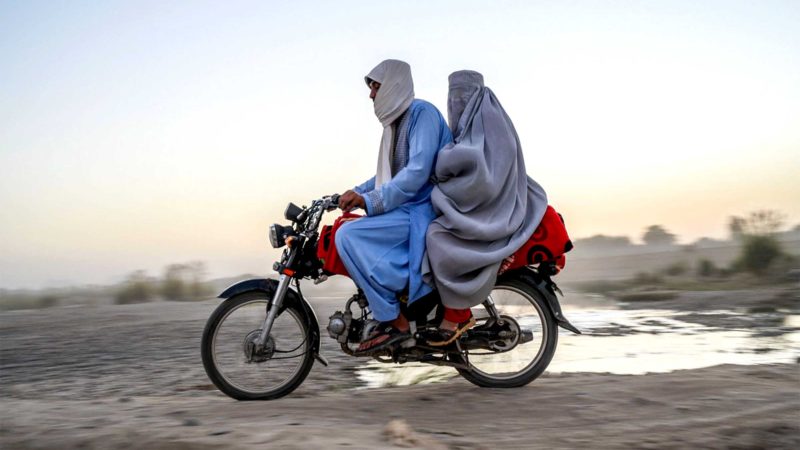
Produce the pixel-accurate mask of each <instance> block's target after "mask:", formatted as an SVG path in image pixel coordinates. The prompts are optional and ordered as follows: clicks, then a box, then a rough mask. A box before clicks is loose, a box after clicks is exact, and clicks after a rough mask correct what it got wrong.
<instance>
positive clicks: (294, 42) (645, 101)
mask: <svg viewBox="0 0 800 450" xmlns="http://www.w3.org/2000/svg"><path fill="white" fill-rule="evenodd" d="M799 23H800V3H798V2H797V1H793V0H786V1H780V0H769V1H760V2H751V1H738V0H718V1H715V0H708V1H683V0H676V1H669V2H666V1H613V0H607V1H592V2H589V1H492V2H482V1H471V0H459V1H436V2H432V1H413V0H410V1H403V2H383V1H382V2H376V1H349V0H341V1H337V2H326V1H296V2H277V1H239V0H234V1H227V2H213V1H191V2H189V1H104V2H96V1H58V0H55V1H38V0H32V1H16V2H15V1H2V0H0V367H2V370H0V397H2V398H3V408H2V410H1V411H0V423H1V424H2V426H0V447H3V448H71V447H75V448H131V445H132V444H131V443H132V442H136V443H137V444H136V445H138V446H141V447H150V448H181V449H182V448H197V447H198V446H200V447H202V446H203V445H208V447H207V448H212V447H213V448H219V447H220V446H229V447H236V446H237V445H242V446H245V445H247V446H248V448H250V445H251V444H263V443H267V444H268V445H272V446H273V447H274V448H323V447H325V448H329V447H330V446H331V445H334V444H337V445H338V444H341V445H356V446H358V445H362V446H365V447H366V448H389V447H391V445H395V444H397V442H396V441H394V440H392V439H394V438H392V439H390V440H388V441H387V438H386V436H384V435H382V434H380V433H381V431H380V430H381V429H382V427H383V425H385V424H386V421H388V420H389V417H390V416H392V414H394V415H393V416H392V417H401V418H404V419H405V420H408V421H409V422H410V424H411V426H412V427H413V428H414V430H416V431H413V430H412V431H409V430H408V429H406V428H403V427H400V430H401V432H400V434H401V435H403V436H405V437H404V438H403V439H405V440H403V439H400V441H398V442H400V444H398V445H401V444H402V445H401V446H406V447H407V446H409V445H410V446H415V447H424V448H437V449H438V448H445V447H450V448H497V447H501V446H503V445H505V446H506V447H507V448H530V445H532V444H531V443H534V442H535V443H538V445H541V446H543V447H548V448H615V447H624V448H655V447H664V446H667V447H671V448H676V447H679V448H698V447H699V448H716V447H724V448H731V447H733V448H792V449H794V448H798V447H799V446H800V428H798V422H797V420H796V419H797V417H798V416H797V412H798V411H800V400H799V399H800V396H798V395H797V394H798V386H800V380H798V379H797V376H798V373H800V372H798V371H797V364H796V363H797V362H798V361H799V360H800V182H799V181H798V174H800V26H798V24H799ZM387 58H395V59H401V60H405V61H407V62H408V63H409V64H410V65H411V68H412V73H413V77H414V82H415V90H416V95H417V97H418V98H422V99H426V100H428V101H430V102H432V103H433V104H435V105H436V106H437V107H439V108H440V110H442V112H446V98H447V87H448V86H447V77H448V75H449V74H450V73H452V72H453V71H456V70H461V69H472V70H477V71H479V72H481V73H483V75H484V77H485V81H486V85H487V86H489V87H490V88H492V90H493V91H494V92H495V93H496V95H497V96H498V98H499V99H500V101H501V102H502V103H503V106H504V108H505V109H506V111H507V112H508V113H509V115H510V117H511V118H512V120H513V121H514V124H515V126H516V129H517V131H518V133H519V136H520V139H521V143H522V147H523V151H524V154H525V160H526V167H527V170H528V173H529V175H530V176H531V177H533V178H534V179H536V180H537V181H538V182H539V183H540V184H541V185H542V186H544V188H545V189H546V191H547V193H548V197H549V200H550V203H551V204H552V205H553V206H554V207H555V208H556V209H557V210H558V211H559V212H560V213H561V214H562V215H563V216H564V218H565V220H566V225H567V229H568V231H569V233H570V236H571V238H572V240H573V242H574V244H575V249H574V250H573V251H571V252H570V253H569V254H568V255H567V265H566V269H565V270H564V271H563V272H562V273H561V274H559V275H558V276H557V277H556V281H557V282H559V284H560V285H561V286H562V287H563V288H564V291H565V293H566V296H565V297H564V298H563V299H562V305H563V307H564V311H565V315H566V316H567V317H568V318H569V319H570V321H571V322H572V323H573V324H575V325H576V326H577V327H578V328H580V329H581V330H582V331H583V333H584V334H583V335H581V336H576V335H572V334H570V333H566V332H564V333H562V334H561V335H560V336H559V339H560V342H559V348H558V351H557V353H556V357H555V359H554V360H553V362H552V363H551V365H550V366H549V369H548V372H547V373H546V374H545V375H544V376H543V377H542V379H540V380H537V381H536V382H535V383H533V384H531V385H530V386H528V387H526V388H521V389H519V390H514V391H513V392H509V391H504V392H497V391H487V390H482V391H481V392H480V394H478V393H476V390H475V388H473V387H472V386H469V385H467V384H466V382H463V381H462V382H461V383H460V384H459V382H457V381H455V380H452V381H449V382H448V383H444V384H440V385H438V386H435V387H434V386H426V390H413V389H412V388H403V389H395V390H392V389H386V390H382V391H378V392H372V393H371V394H370V395H362V394H363V391H362V389H370V388H384V387H388V386H396V385H410V384H423V383H434V382H441V381H445V380H451V379H452V378H453V376H454V375H455V374H456V373H455V371H453V370H452V368H441V367H433V366H429V365H427V366H420V365H418V366H414V365H403V366H401V367H396V366H395V365H391V366H388V365H385V364H383V365H382V364H379V363H377V362H374V361H368V362H365V360H364V359H356V358H348V357H345V356H344V355H343V354H342V353H341V352H340V351H339V348H338V344H337V343H336V342H334V341H332V340H329V339H327V336H324V337H323V343H322V346H323V347H322V354H323V355H324V356H325V357H327V358H328V359H329V360H330V361H331V367H329V368H324V367H322V366H321V365H319V364H317V365H315V367H314V369H313V370H312V372H311V375H310V376H309V378H308V379H307V380H306V381H305V383H304V384H303V385H302V386H301V387H300V388H299V389H298V390H297V391H296V392H294V393H293V394H292V395H291V396H290V398H289V399H287V400H285V401H283V400H282V401H281V402H282V403H280V405H281V409H280V414H278V413H277V412H275V411H278V410H277V409H275V410H273V409H271V408H264V407H263V405H262V406H257V405H256V406H253V405H248V406H247V407H245V406H243V405H241V404H235V403H233V402H230V401H228V399H227V398H224V397H223V396H222V394H221V393H219V392H217V391H216V390H215V389H214V387H213V386H212V385H211V383H210V382H209V380H208V378H207V377H206V375H205V372H204V371H203V368H202V364H201V362H200V355H199V338H200V335H201V333H202V330H203V326H204V324H205V321H206V319H207V318H208V317H209V314H210V313H211V311H213V309H214V308H215V307H217V305H218V302H219V301H218V300H217V299H214V298H213V297H214V296H215V295H216V294H217V293H218V292H220V291H221V290H222V289H224V288H225V287H226V286H228V285H230V284H231V283H233V282H235V281H237V280H241V279H243V278H247V277H265V276H271V275H272V270H271V266H272V262H273V261H275V260H276V259H277V258H278V257H279V253H278V251H277V250H274V249H272V248H271V247H270V246H269V244H268V240H267V228H268V226H269V225H270V224H272V223H273V222H282V221H283V218H282V213H283V210H284V208H285V206H286V204H287V203H288V202H290V201H291V202H294V203H297V204H299V205H302V204H309V202H310V201H311V200H312V199H314V198H318V197H320V196H322V195H325V194H332V193H335V192H338V193H341V192H344V191H345V190H347V189H349V188H351V187H352V186H354V185H356V184H359V183H361V182H363V181H364V180H366V179H368V178H369V177H370V176H372V175H373V174H374V173H375V170H376V165H377V154H378V145H379V141H380V136H381V132H382V129H381V126H380V124H379V122H378V121H377V119H376V118H375V115H374V113H373V105H372V102H371V101H370V99H369V96H368V95H369V91H368V89H367V86H366V85H365V82H364V75H365V74H366V73H368V72H369V71H370V70H371V69H372V68H373V67H374V66H375V65H377V64H378V63H379V62H380V61H382V60H384V59H387ZM329 220H330V218H329ZM353 289H354V287H353V285H352V283H351V282H350V281H349V279H346V278H343V277H332V278H331V279H330V280H329V281H327V282H326V283H325V284H322V285H320V286H312V285H311V283H308V286H307V287H305V288H304V293H305V295H306V296H307V297H308V298H309V299H310V300H311V303H312V304H313V305H314V307H315V308H316V309H317V314H318V317H319V318H320V321H321V324H322V326H323V327H324V326H325V325H326V323H327V320H326V318H327V317H328V316H329V315H330V314H331V313H332V312H333V311H334V310H336V309H341V308H342V306H343V303H344V300H345V299H346V298H347V297H349V296H350V295H351V294H352V292H353ZM323 333H324V332H323ZM641 374H650V375H647V376H637V377H632V376H629V375H641ZM653 374H655V375H653ZM542 392H546V393H547V395H542ZM433 399H436V400H437V401H439V402H440V403H438V404H437V405H439V406H442V405H445V406H442V407H441V408H436V407H433V406H432V405H434V404H433V403H426V402H430V401H431V400H433ZM442 401H444V403H441V402H442ZM447 401H450V402H452V404H448V403H447ZM462 401H465V402H467V403H466V404H470V405H474V404H481V405H484V408H485V409H486V410H489V411H492V412H493V413H494V412H495V411H506V412H507V411H509V410H513V411H517V412H518V414H520V415H519V416H517V415H514V414H507V415H503V417H502V419H503V420H502V421H491V420H487V419H486V418H485V417H484V416H482V415H480V414H472V411H473V408H464V407H463V406H464V404H465V403H460V402H462ZM387 404H392V405H393V406H394V408H395V409H393V410H391V411H388V412H387V409H386V408H387V407H386V405H387ZM353 405H355V406H353ZM247 408H249V409H247ZM265 412H266V414H265ZM428 412H429V413H430V414H433V415H434V416H435V417H431V418H429V419H430V420H429V419H425V416H424V415H420V414H422V413H428ZM442 412H447V414H442ZM451 413H452V415H451ZM359 414H360V415H359ZM459 414H461V415H460V416H459ZM444 415H447V416H449V420H448V417H444V418H443V417H441V416H444ZM331 417H335V418H333V419H332V418H331ZM454 417H455V418H454ZM347 420H351V422H349V423H348V422H347ZM489 422H491V423H489ZM265 424H266V425H265ZM343 424H344V426H342V425H343ZM364 425H369V426H364ZM287 426H292V427H294V428H291V429H289V430H293V432H289V431H284V430H286V427H287ZM198 427H200V428H198ZM396 428H397V427H395V428H392V429H393V430H395V431H396ZM552 429H558V430H559V433H541V432H539V430H552ZM43 430H46V431H47V432H46V433H45V432H43ZM403 430H405V431H403ZM632 430H635V431H637V432H635V433H632V432H631V431H632ZM487 431H488V432H487ZM391 433H394V431H392V432H391ZM391 433H389V434H390V435H392V436H394V435H393V434H391ZM415 433H416V434H415ZM420 433H421V434H420ZM423 435H424V436H423ZM409 436H411V437H409ZM421 436H422V437H421ZM426 439H427V440H426ZM430 439H433V440H430ZM187 443H188V444H187ZM499 444H503V445H499ZM203 448H206V447H203Z"/></svg>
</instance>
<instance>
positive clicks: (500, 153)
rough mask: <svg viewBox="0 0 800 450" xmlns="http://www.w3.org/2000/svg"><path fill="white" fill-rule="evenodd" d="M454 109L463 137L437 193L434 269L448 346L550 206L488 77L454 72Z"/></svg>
mask: <svg viewBox="0 0 800 450" xmlns="http://www.w3.org/2000/svg"><path fill="white" fill-rule="evenodd" d="M449 81H450V88H449V94H448V99H447V113H448V121H449V125H450V129H451V130H452V132H453V136H454V138H455V141H454V143H452V144H449V145H448V146H446V147H445V148H443V149H442V150H441V151H440V152H439V156H438V160H437V162H436V170H435V178H436V182H437V184H436V185H435V187H434V189H433V192H432V194H431V201H432V203H433V208H434V211H435V212H436V213H437V215H438V217H437V218H436V219H435V220H434V221H433V223H431V225H430V226H429V227H428V231H427V235H426V243H427V256H428V259H427V267H425V268H424V273H423V276H424V278H425V279H426V281H428V282H432V283H433V284H435V286H436V289H437V290H438V291H439V295H440V296H441V298H442V303H443V304H444V306H445V315H444V321H443V322H442V324H441V325H440V327H439V333H438V334H436V335H435V336H432V337H430V338H429V340H428V341H429V344H431V345H446V344H449V343H450V342H452V341H453V340H455V339H456V338H457V337H458V336H459V335H461V334H462V333H463V332H464V331H466V330H467V329H468V328H470V327H471V326H473V325H474V324H475V321H474V319H473V318H472V315H471V313H470V311H469V308H471V307H473V306H476V305H478V304H480V303H482V302H483V301H484V300H486V298H487V296H488V295H489V292H491V290H492V288H493V287H494V284H495V281H496V279H497V272H498V269H499V268H500V264H501V262H502V261H503V259H505V258H506V257H507V256H509V255H511V254H512V253H514V251H516V250H517V249H518V248H520V247H521V246H522V245H523V244H524V243H525V241H527V240H528V238H529V237H530V236H531V235H532V234H533V232H534V230H536V227H537V226H538V225H539V222H541V220H542V216H544V213H545V210H546V208H547V195H546V194H545V192H544V189H542V187H541V186H540V185H539V184H538V183H536V182H535V181H534V180H532V179H531V178H530V177H528V175H527V173H526V171H525V161H524V160H523V156H522V148H521V146H520V143H519V137H518V136H517V132H516V130H515V129H514V125H513V124H512V123H511V119H510V118H509V117H508V114H506V112H505V110H503V107H502V106H501V105H500V102H499V101H498V100H497V97H496V96H495V95H494V93H493V92H492V91H491V89H489V88H487V87H486V86H484V84H483V76H482V75H481V74H480V73H478V72H474V71H470V70H462V71H458V72H454V73H452V74H451V75H450V78H449Z"/></svg>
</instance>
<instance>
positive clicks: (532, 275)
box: [503, 266, 581, 334]
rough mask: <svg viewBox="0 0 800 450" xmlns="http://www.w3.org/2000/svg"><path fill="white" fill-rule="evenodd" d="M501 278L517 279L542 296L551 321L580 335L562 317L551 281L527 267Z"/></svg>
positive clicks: (577, 330) (510, 272)
mask: <svg viewBox="0 0 800 450" xmlns="http://www.w3.org/2000/svg"><path fill="white" fill-rule="evenodd" d="M503 277H504V278H505V277H511V278H519V279H521V280H522V281H523V282H525V283H527V284H528V285H530V286H531V287H533V288H534V289H536V290H537V291H538V292H539V293H540V294H542V297H544V298H545V300H547V306H548V307H549V309H550V314H551V315H552V316H553V319H555V321H556V323H557V324H558V326H560V327H561V328H563V329H565V330H569V331H571V332H573V333H575V334H581V331H580V330H579V329H577V328H576V327H575V326H574V325H572V324H571V323H569V320H567V318H566V317H564V313H562V312H561V304H560V303H559V302H558V297H557V296H556V293H555V289H554V286H555V283H553V281H552V280H550V279H549V278H548V277H543V276H542V275H540V274H539V273H538V272H536V271H535V270H533V269H532V268H530V267H527V266H524V267H520V268H519V269H516V270H513V271H509V272H508V273H506V274H504V275H503Z"/></svg>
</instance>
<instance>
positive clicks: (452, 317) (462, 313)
mask: <svg viewBox="0 0 800 450" xmlns="http://www.w3.org/2000/svg"><path fill="white" fill-rule="evenodd" d="M470 317H472V312H471V311H470V310H469V308H467V309H453V308H448V307H447V306H445V307H444V320H448V321H450V322H454V323H461V322H466V321H468V320H469V318H470Z"/></svg>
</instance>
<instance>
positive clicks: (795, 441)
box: [0, 300, 800, 449]
mask: <svg viewBox="0 0 800 450" xmlns="http://www.w3.org/2000/svg"><path fill="white" fill-rule="evenodd" d="M217 303H218V302H217V301H216V300H209V301H206V302H199V303H171V302H158V303H148V304H139V305H125V306H112V305H109V306H92V307H90V306H76V307H59V308H51V309H46V310H37V311H15V312H6V313H2V314H0V357H1V359H0V360H1V362H2V370H0V395H1V396H2V408H0V447H1V448H3V449H12V448H86V449H93V448H96V449H107V448H153V449H188V448H206V447H207V448H212V447H213V448H252V447H253V446H254V445H257V446H259V447H267V448H298V449H301V448H302V449H307V448H400V447H406V448H407V447H417V448H430V449H441V448H634V447H635V448H697V447H702V448H786V449H789V448H792V449H794V448H800V370H799V369H800V366H798V365H797V364H783V365H770V366H731V365H727V366H717V367H710V368H705V369H697V370H687V371H677V372H672V373H666V374H650V375H643V376H632V375H607V374H562V375H557V374H556V375H553V374H545V375H544V376H542V377H541V378H539V379H538V380H536V381H535V382H533V383H532V384H530V385H529V386H527V387H524V388H519V389H511V390H492V389H480V388H477V387H474V386H473V385H471V384H469V383H467V382H466V381H463V380H462V379H460V378H453V379H451V380H450V381H447V382H445V383H441V384H434V385H417V386H406V387H392V388H380V389H361V388H360V387H362V386H363V383H362V382H361V381H360V380H358V379H357V377H356V376H355V370H356V368H357V367H358V366H359V365H361V364H362V363H363V362H364V361H363V360H358V359H355V358H350V357H346V356H345V355H343V354H342V353H341V352H339V351H338V349H337V348H336V345H335V342H333V341H332V340H330V339H327V337H326V338H324V339H323V350H322V351H323V354H324V355H325V356H326V357H327V358H328V359H329V360H330V363H331V365H330V366H329V367H327V368H326V367H323V366H322V365H320V364H318V363H317V364H315V366H314V368H313V369H312V372H311V375H310V376H309V378H308V379H307V380H306V381H305V383H304V384H303V385H302V386H301V387H300V388H299V389H298V390H297V391H295V392H294V393H293V394H291V395H290V396H289V397H287V398H284V399H280V400H275V401H269V402H249V403H245V402H237V401H234V400H231V399H229V398H227V397H225V396H224V395H223V394H221V393H219V392H217V391H216V390H215V388H214V387H213V386H212V385H211V384H210V382H209V381H208V378H207V377H206V375H205V372H204V371H203V368H202V364H201V361H200V355H199V341H200V335H201V332H202V328H203V326H204V324H205V320H206V318H207V317H208V316H209V314H210V312H211V310H213V308H214V307H215V306H216V305H217ZM314 305H315V307H317V313H318V315H319V317H320V321H321V322H322V323H323V324H324V323H325V322H326V318H327V316H328V315H329V314H330V313H331V311H332V310H333V309H334V308H336V307H339V306H340V305H339V302H336V303H332V302H325V301H322V302H314ZM323 326H324V325H323Z"/></svg>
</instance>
